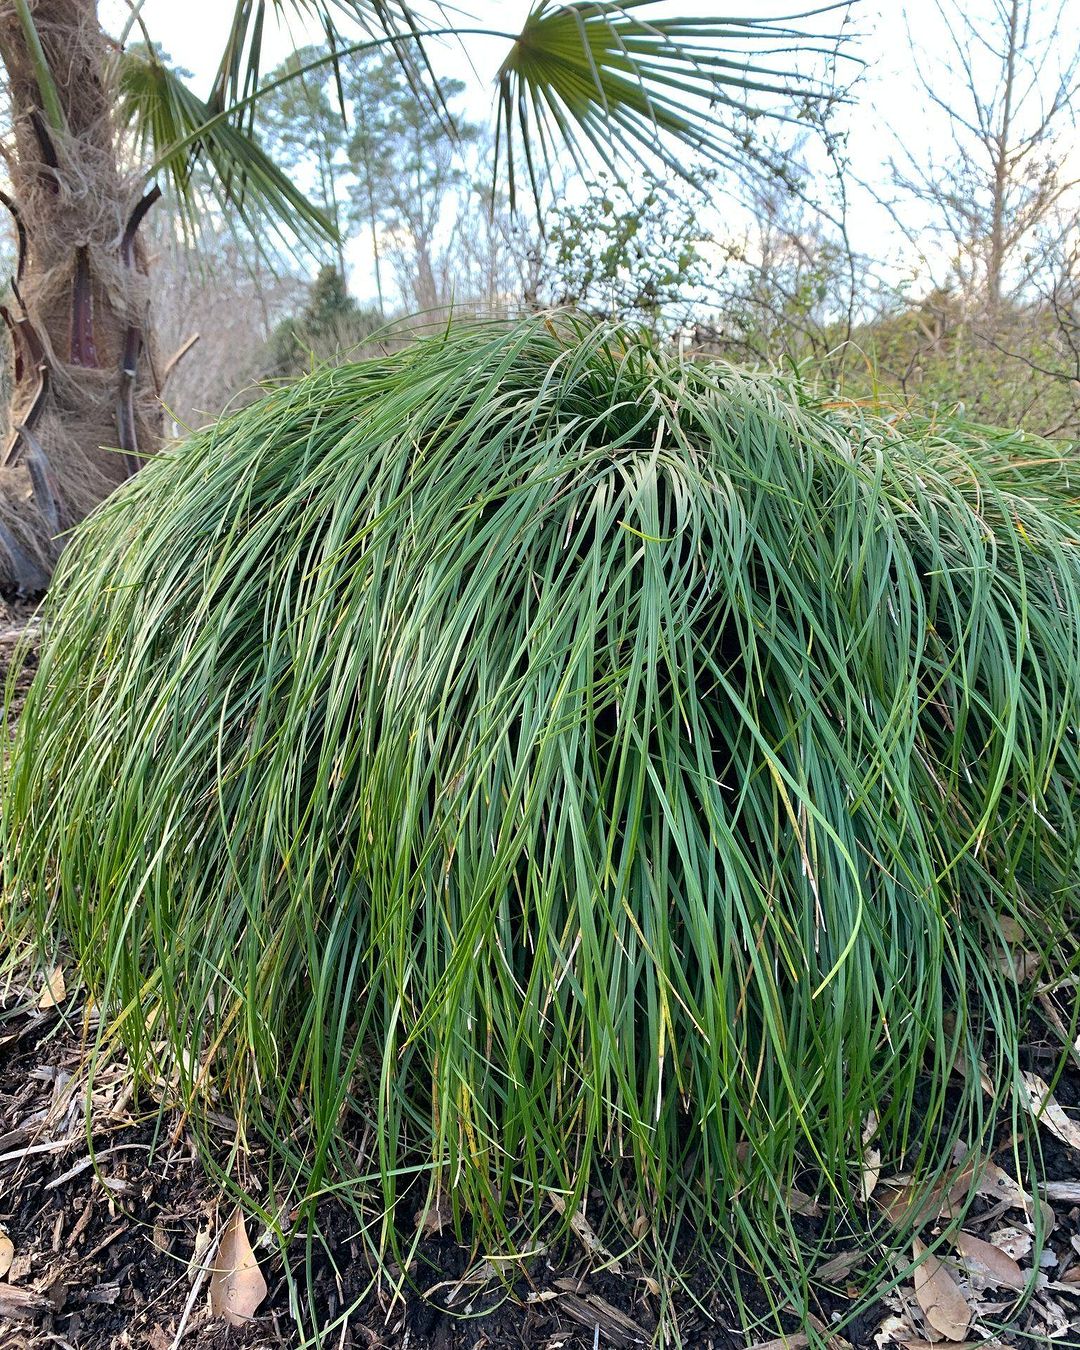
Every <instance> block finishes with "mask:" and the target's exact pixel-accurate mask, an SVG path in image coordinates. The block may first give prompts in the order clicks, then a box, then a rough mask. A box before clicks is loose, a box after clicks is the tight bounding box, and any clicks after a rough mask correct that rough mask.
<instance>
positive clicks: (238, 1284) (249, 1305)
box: [210, 1207, 267, 1327]
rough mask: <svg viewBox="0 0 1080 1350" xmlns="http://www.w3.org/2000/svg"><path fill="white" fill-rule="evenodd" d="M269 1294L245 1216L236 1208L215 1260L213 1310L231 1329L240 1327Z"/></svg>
mask: <svg viewBox="0 0 1080 1350" xmlns="http://www.w3.org/2000/svg"><path fill="white" fill-rule="evenodd" d="M266 1293H267V1289H266V1281H265V1280H264V1279H263V1274H262V1271H261V1270H260V1269H259V1263H258V1261H256V1260H255V1253H254V1252H253V1251H252V1250H251V1243H250V1242H249V1241H248V1236H247V1229H246V1228H245V1227H244V1216H243V1214H242V1213H241V1212H240V1209H239V1207H237V1208H236V1209H234V1210H233V1212H232V1215H231V1217H230V1219H229V1222H228V1223H227V1224H226V1225H225V1231H224V1233H222V1235H221V1245H220V1246H219V1247H218V1250H217V1256H216V1257H215V1258H214V1273H213V1274H212V1275H211V1276H210V1310H211V1312H212V1313H213V1314H214V1316H215V1317H224V1319H225V1321H226V1322H228V1323H229V1325H230V1326H234V1327H241V1326H244V1325H245V1323H247V1322H249V1321H250V1320H251V1318H252V1317H253V1316H254V1315H255V1312H256V1309H257V1308H258V1307H259V1305H260V1304H261V1303H262V1301H263V1299H264V1298H265V1297H266Z"/></svg>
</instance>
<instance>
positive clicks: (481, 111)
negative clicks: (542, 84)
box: [101, 0, 1080, 292]
mask: <svg viewBox="0 0 1080 1350" xmlns="http://www.w3.org/2000/svg"><path fill="white" fill-rule="evenodd" d="M1048 2H1049V3H1058V0H1048ZM997 3H998V0H969V5H968V9H969V11H971V12H976V13H977V12H980V11H981V12H982V13H984V14H986V15H990V14H991V13H993V11H994V8H995V6H996V5H997ZM1065 5H1066V8H1065V11H1064V14H1065V18H1066V20H1067V22H1065V23H1063V24H1062V25H1061V30H1060V38H1061V41H1062V43H1063V45H1068V44H1073V45H1075V41H1076V35H1077V33H1080V0H1065ZM664 7H665V8H667V9H668V11H669V12H671V13H687V12H690V13H693V12H695V11H697V12H700V13H709V14H716V13H717V9H718V4H717V0H671V3H670V5H666V6H664ZM416 8H417V9H418V10H419V12H421V13H427V14H434V13H435V12H436V10H437V5H436V4H435V3H431V4H429V5H427V6H426V7H425V6H424V5H423V4H422V3H420V4H417V5H416ZM443 8H444V10H445V11H446V12H447V13H448V14H449V15H450V16H451V17H452V19H454V20H456V21H458V22H460V23H462V24H470V23H472V22H475V23H476V25H477V26H480V27H491V28H495V29H498V30H500V31H507V32H511V33H512V32H514V31H516V30H517V28H519V27H520V25H521V23H522V21H523V19H524V16H525V15H526V13H527V12H528V9H529V3H528V0H457V3H447V4H445V5H444V6H443ZM799 8H800V5H799V3H798V0H787V3H786V4H785V0H734V3H733V4H732V9H733V10H736V11H737V12H739V13H742V14H748V15H753V16H755V17H757V16H760V17H762V18H765V17H775V16H783V15H785V14H790V13H792V12H794V11H796V10H798V9H799ZM282 9H283V10H285V11H286V12H287V11H288V9H289V6H288V5H283V6H282ZM232 10H233V4H232V0H144V3H143V6H142V10H141V13H142V16H143V18H144V19H145V22H146V26H147V28H148V29H149V31H150V33H151V35H152V36H153V37H154V38H155V39H156V40H157V41H158V42H160V43H161V45H162V46H163V47H164V49H165V50H166V51H167V52H168V53H169V55H170V56H171V58H172V59H173V61H174V62H176V63H177V64H179V65H181V66H184V67H186V68H187V69H188V70H190V71H192V72H193V74H194V80H193V83H194V85H195V87H196V89H197V90H198V91H199V92H205V91H206V89H207V87H208V85H209V82H210V81H211V79H212V77H213V74H214V71H215V69H216V66H217V60H218V56H219V53H220V51H221V45H222V39H223V35H224V33H225V32H226V30H227V28H228V23H229V18H230V16H231V13H232ZM129 12H130V8H129V0H101V14H102V19H103V21H104V22H105V23H106V26H107V27H109V28H110V29H111V30H112V31H114V32H118V31H119V29H120V28H121V27H122V26H123V23H124V19H125V17H126V16H127V15H128V14H129ZM657 12H661V6H658V7H657ZM721 12H722V9H721ZM801 22H802V23H803V24H810V25H813V26H816V27H817V29H818V31H823V32H830V31H835V30H836V27H837V24H838V23H839V22H840V18H839V15H838V14H837V13H833V14H828V15H823V16H819V17H818V18H816V19H812V20H805V21H801ZM847 28H848V31H850V32H851V33H852V34H853V35H854V36H855V40H854V41H852V42H851V44H850V46H849V50H850V51H852V52H854V53H857V54H858V55H859V57H861V59H862V60H863V61H864V62H865V63H866V70H865V74H864V76H863V78H862V80H861V81H860V83H859V86H858V96H857V102H856V103H855V104H854V105H853V106H852V107H851V108H850V109H848V110H847V111H846V112H845V113H844V114H842V117H843V118H844V120H845V121H846V128H847V131H848V136H849V144H848V153H849V157H850V163H851V166H852V169H853V171H854V174H855V176H856V177H857V178H859V179H861V180H864V181H866V182H868V183H870V184H871V185H875V184H883V183H884V181H885V176H886V165H887V161H888V158H889V156H890V154H896V153H897V148H898V143H903V144H906V145H907V146H908V147H910V148H911V150H912V151H913V153H914V154H915V155H916V156H920V155H923V154H926V153H931V152H932V151H933V150H934V149H936V148H940V146H941V144H942V143H943V141H944V137H943V135H942V131H943V127H942V121H941V115H940V113H938V112H937V111H935V110H934V108H933V107H932V106H930V105H929V104H928V103H927V101H926V100H925V98H924V97H922V96H921V94H920V92H919V90H918V87H917V74H916V70H917V66H918V65H920V64H921V65H923V66H928V65H930V64H931V63H932V61H933V59H934V58H933V55H932V54H933V53H935V52H940V51H941V50H942V49H943V47H944V46H945V33H944V29H943V21H942V18H941V15H940V12H939V10H938V4H937V0H907V2H906V4H905V3H902V0H855V3H854V4H853V5H852V6H851V9H850V11H849V17H848V19H847ZM909 35H910V36H909ZM911 37H913V38H914V42H915V50H914V51H913V49H912V41H911ZM318 38H319V33H318V30H313V31H308V32H303V31H300V32H297V31H296V30H293V32H292V33H290V32H289V31H287V30H285V29H281V30H278V31H277V32H276V33H275V35H274V37H273V38H272V40H271V42H270V43H269V44H268V50H267V52H266V61H265V67H264V68H266V69H269V68H270V66H271V65H273V64H276V63H277V62H278V61H280V60H281V59H282V58H283V57H284V56H285V55H286V54H287V53H288V52H289V51H290V50H291V49H292V48H293V47H294V46H295V45H297V44H298V43H300V42H306V41H317V40H318ZM506 48H507V43H506V41H504V40H501V39H498V38H493V37H469V38H468V39H467V40H466V42H465V43H464V45H463V44H460V43H457V44H455V43H446V44H434V45H433V52H432V54H433V57H434V62H435V65H436V68H437V69H439V71H440V73H445V74H451V75H454V76H456V77H458V78H460V79H463V80H465V81H466V82H467V86H468V92H467V95H466V104H467V107H466V111H467V113H468V115H470V116H471V117H473V118H474V119H480V118H482V117H483V116H484V115H485V114H489V115H490V113H491V110H492V108H493V90H494V77H495V72H496V71H497V69H498V66H499V62H500V60H501V58H502V56H503V54H504V53H505V51H506ZM1078 158H1080V156H1078ZM850 225H851V232H852V236H853V241H854V243H855V246H856V247H857V248H859V247H862V248H863V249H865V250H866V251H867V252H868V253H872V254H877V255H879V256H881V255H883V254H884V253H887V252H889V251H890V250H891V251H892V252H894V253H897V251H898V250H899V249H900V247H901V246H900V243H899V240H898V238H897V237H893V236H890V228H891V227H890V224H889V218H888V216H887V215H886V214H885V213H884V212H882V211H881V210H880V208H878V207H876V206H875V205H874V204H873V201H872V198H871V196H870V194H863V193H859V192H858V191H855V192H853V194H852V197H851V216H850ZM886 236H889V238H888V239H886ZM883 243H884V246H883ZM355 248H356V250H357V251H356V252H355V253H354V254H353V262H354V265H355V270H354V277H353V283H354V286H355V287H356V288H357V289H358V290H359V291H361V292H363V291H364V290H365V289H366V285H365V277H364V275H363V273H364V272H365V270H366V269H365V266H364V264H363V260H362V250H363V245H362V243H359V242H358V243H357V244H356V245H355Z"/></svg>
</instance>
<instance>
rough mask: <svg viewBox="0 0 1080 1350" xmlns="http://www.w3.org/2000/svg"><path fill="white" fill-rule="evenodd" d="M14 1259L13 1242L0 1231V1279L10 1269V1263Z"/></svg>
mask: <svg viewBox="0 0 1080 1350" xmlns="http://www.w3.org/2000/svg"><path fill="white" fill-rule="evenodd" d="M14 1259H15V1244H14V1242H12V1240H11V1239H10V1238H9V1237H8V1235H7V1234H6V1233H0V1280H2V1279H3V1278H4V1276H5V1275H6V1274H7V1273H8V1271H9V1270H10V1269H11V1263H12V1261H13V1260H14Z"/></svg>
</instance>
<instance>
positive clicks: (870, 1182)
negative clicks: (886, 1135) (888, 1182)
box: [861, 1111, 881, 1205]
mask: <svg viewBox="0 0 1080 1350" xmlns="http://www.w3.org/2000/svg"><path fill="white" fill-rule="evenodd" d="M877 1132H878V1118H877V1116H876V1115H875V1114H874V1112H873V1111H869V1112H868V1113H867V1116H866V1119H865V1120H864V1121H863V1130H862V1141H863V1164H862V1178H861V1187H862V1199H863V1204H864V1205H865V1204H866V1203H867V1201H868V1200H869V1199H870V1197H871V1196H872V1195H873V1194H874V1191H875V1190H876V1189H877V1184H878V1182H879V1181H880V1180H881V1149H879V1148H871V1147H870V1141H871V1140H872V1139H873V1138H874V1136H875V1135H876V1134H877Z"/></svg>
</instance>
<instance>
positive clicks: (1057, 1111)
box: [1020, 1073, 1080, 1151]
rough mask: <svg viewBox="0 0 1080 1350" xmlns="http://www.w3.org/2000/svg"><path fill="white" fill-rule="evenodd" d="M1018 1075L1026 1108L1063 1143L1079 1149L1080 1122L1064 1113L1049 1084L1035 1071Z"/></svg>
mask: <svg viewBox="0 0 1080 1350" xmlns="http://www.w3.org/2000/svg"><path fill="white" fill-rule="evenodd" d="M1020 1076H1021V1078H1022V1079H1023V1080H1024V1091H1023V1092H1022V1093H1021V1094H1020V1095H1021V1100H1022V1101H1023V1103H1024V1105H1025V1106H1026V1107H1027V1109H1028V1110H1029V1111H1030V1112H1031V1114H1032V1115H1033V1116H1035V1117H1036V1118H1037V1119H1038V1121H1039V1123H1040V1124H1042V1125H1045V1126H1046V1128H1047V1129H1048V1130H1049V1131H1050V1133H1051V1134H1053V1135H1056V1136H1057V1138H1058V1139H1060V1140H1061V1142H1062V1143H1063V1144H1068V1145H1069V1147H1070V1148H1075V1149H1076V1150H1077V1151H1080V1124H1077V1122H1076V1121H1075V1120H1073V1119H1072V1117H1071V1116H1068V1115H1066V1114H1065V1111H1064V1110H1063V1109H1062V1107H1061V1106H1060V1105H1059V1103H1058V1101H1057V1099H1056V1098H1055V1097H1054V1094H1053V1093H1052V1092H1051V1091H1050V1088H1049V1085H1048V1084H1047V1083H1046V1082H1044V1080H1043V1079H1041V1078H1040V1077H1039V1075H1038V1074H1037V1073H1023V1074H1021V1075H1020Z"/></svg>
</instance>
